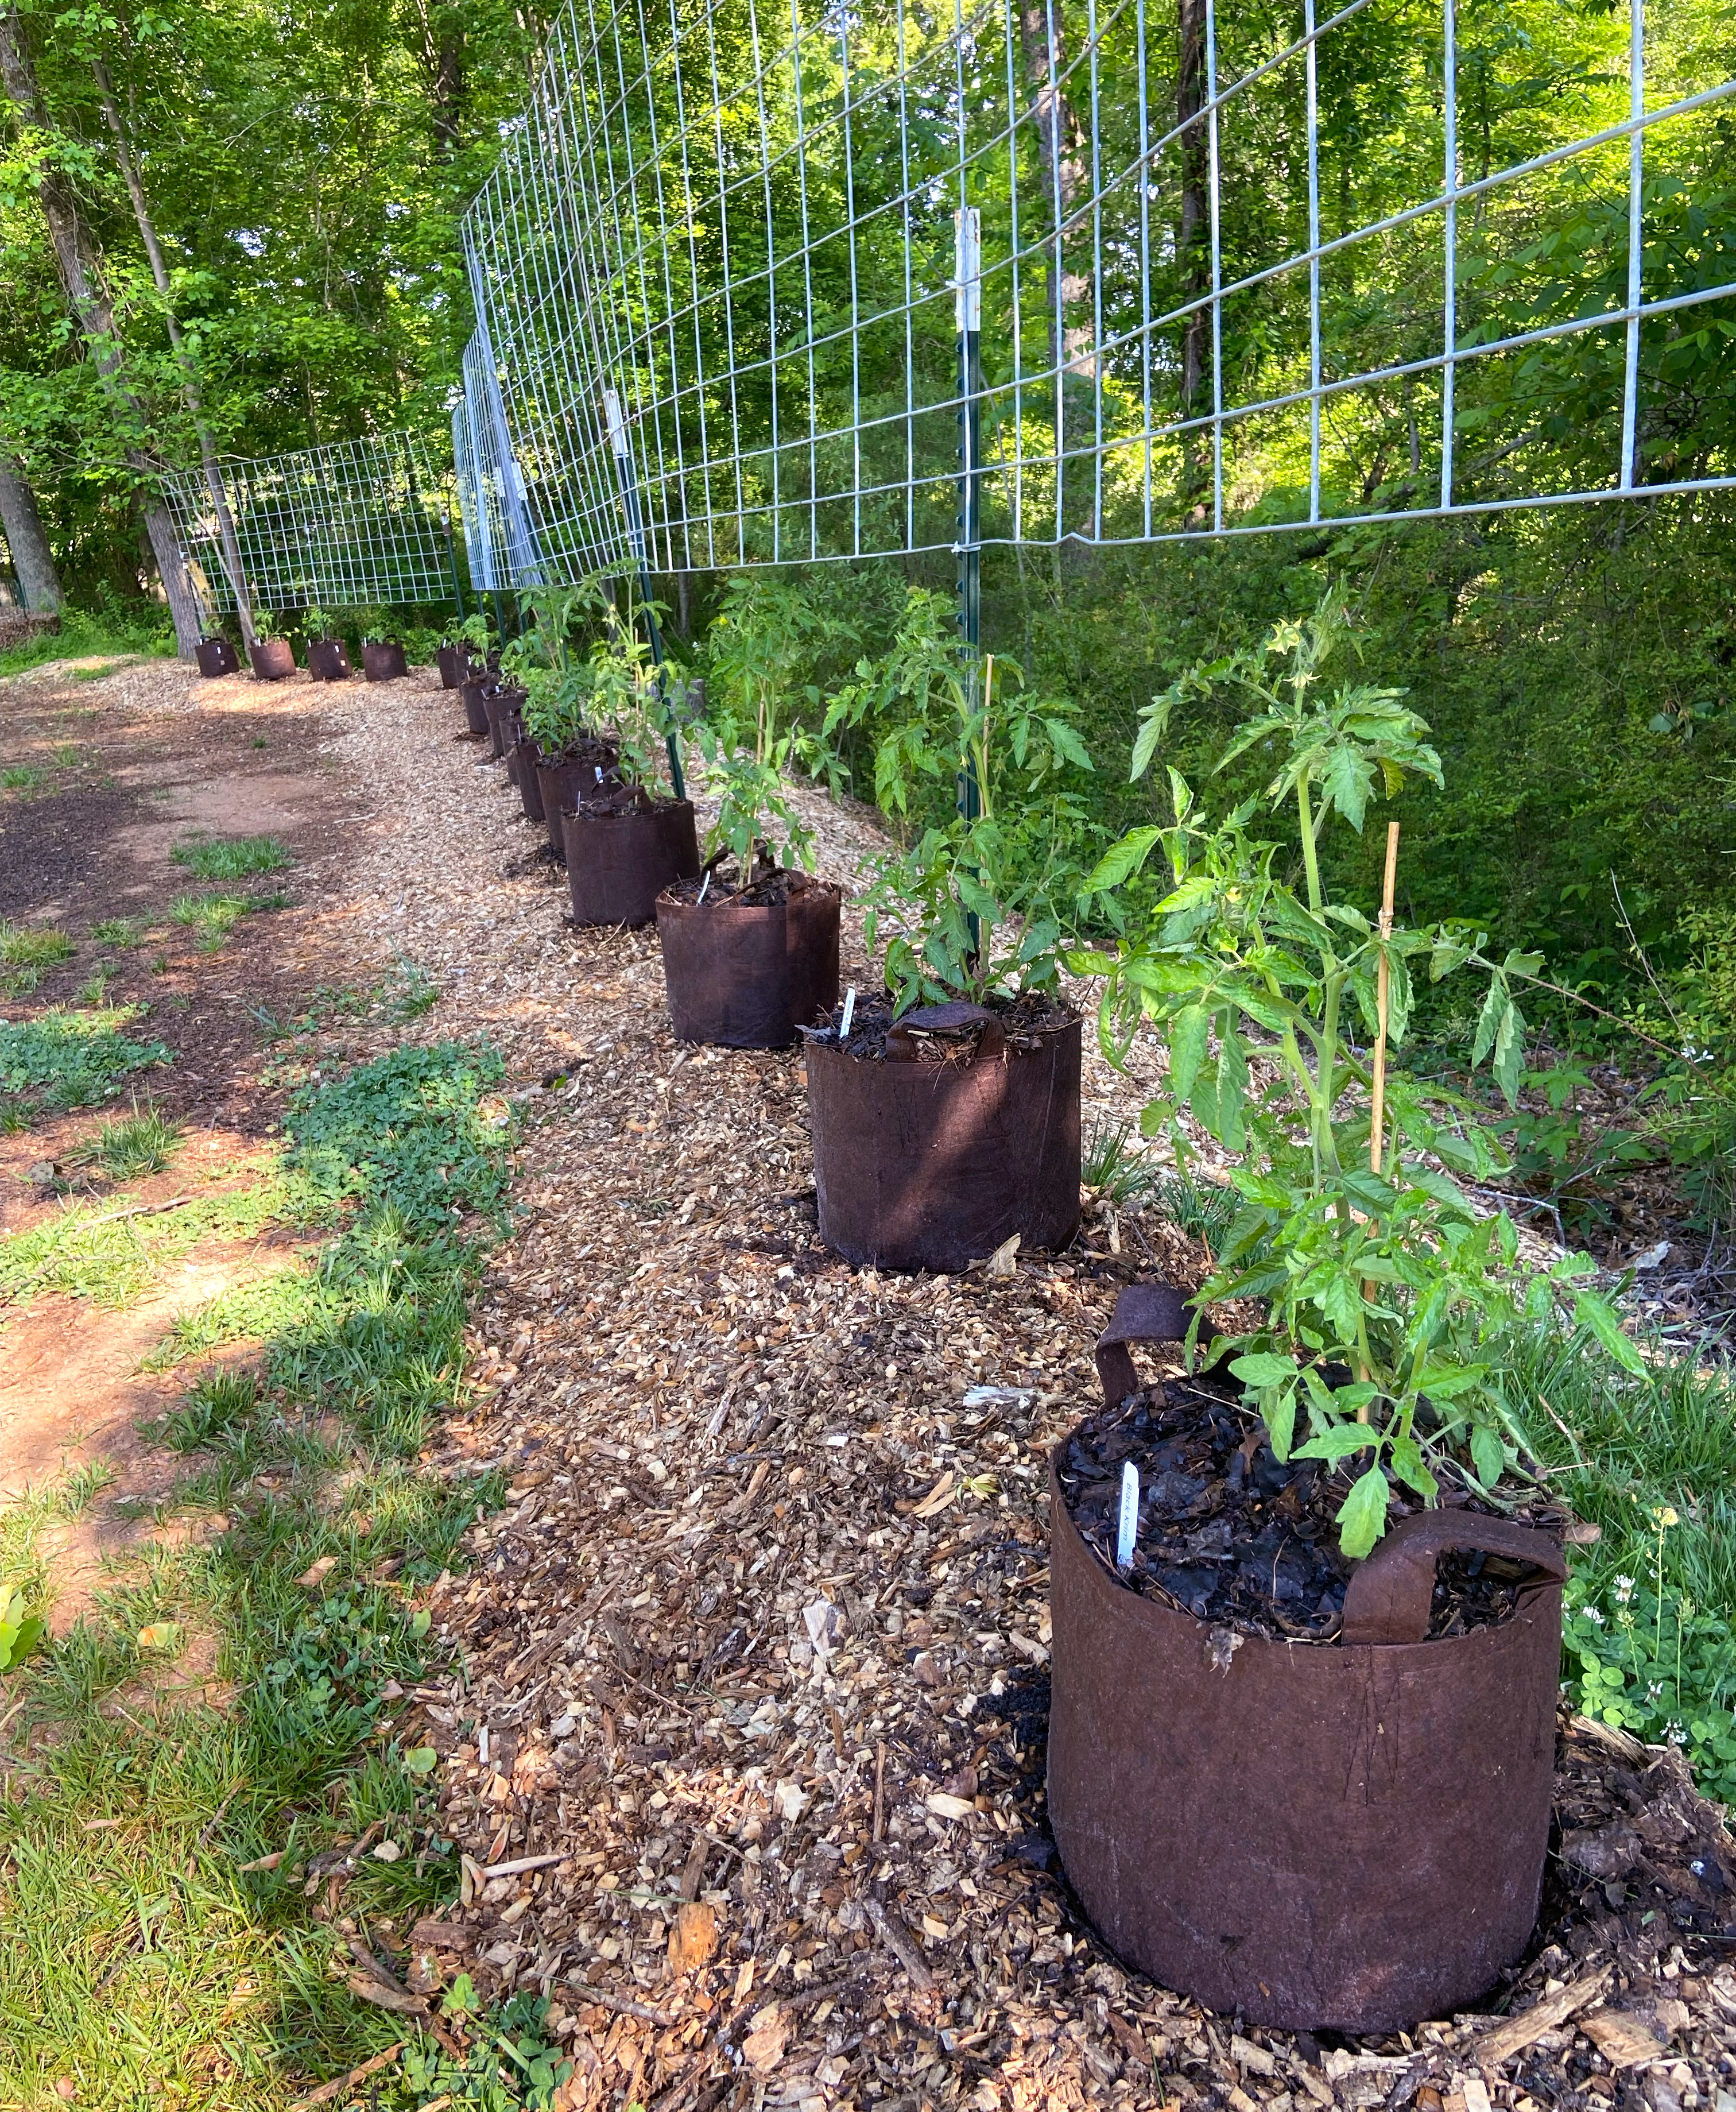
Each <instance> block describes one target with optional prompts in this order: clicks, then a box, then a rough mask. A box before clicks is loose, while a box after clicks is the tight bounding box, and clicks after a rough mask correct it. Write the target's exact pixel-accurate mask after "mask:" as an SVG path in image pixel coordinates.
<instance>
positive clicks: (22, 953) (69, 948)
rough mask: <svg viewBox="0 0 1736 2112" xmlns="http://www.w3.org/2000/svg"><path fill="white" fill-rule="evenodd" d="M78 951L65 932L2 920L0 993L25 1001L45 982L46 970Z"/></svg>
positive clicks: (1, 918)
mask: <svg viewBox="0 0 1736 2112" xmlns="http://www.w3.org/2000/svg"><path fill="white" fill-rule="evenodd" d="M77 951H78V947H77V945H76V944H75V943H74V941H73V940H70V939H69V938H68V937H67V935H66V933H65V932H64V931H52V930H45V929H42V928H40V927H38V926H32V925H28V924H15V923H13V922H12V921H11V918H10V917H0V990H5V991H6V993H7V995H8V996H11V997H23V996H25V995H26V994H27V993H28V992H30V991H31V990H34V989H35V987H36V985H38V984H39V982H40V981H42V978H43V970H44V969H45V968H53V967H59V966H60V964H61V962H62V961H70V959H71V958H72V957H73V955H74V954H75V953H77Z"/></svg>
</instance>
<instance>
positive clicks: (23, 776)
mask: <svg viewBox="0 0 1736 2112" xmlns="http://www.w3.org/2000/svg"><path fill="white" fill-rule="evenodd" d="M3 657H4V656H3V655H0V658H3ZM47 783H48V772H47V771H46V770H38V769H37V768H36V767H34V765H33V764H31V763H28V762H15V763H14V764H13V765H12V766H11V768H10V769H7V770H0V788H3V789H4V790H7V791H8V792H25V793H29V792H34V790H36V788H37V786H38V785H46V784H47Z"/></svg>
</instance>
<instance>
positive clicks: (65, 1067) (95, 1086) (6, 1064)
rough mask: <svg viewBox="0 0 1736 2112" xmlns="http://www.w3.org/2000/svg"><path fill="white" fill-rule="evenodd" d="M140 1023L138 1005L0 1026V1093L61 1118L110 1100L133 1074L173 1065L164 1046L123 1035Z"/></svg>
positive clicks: (42, 1016)
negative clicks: (125, 1029) (154, 1066)
mask: <svg viewBox="0 0 1736 2112" xmlns="http://www.w3.org/2000/svg"><path fill="white" fill-rule="evenodd" d="M137 1017H139V1008H138V1007H137V1006H136V1005H116V1006H114V1007H112V1008H108V1009H107V1010H93V1011H90V1012H70V1011H66V1010H62V1009H56V1010H54V1011H52V1012H45V1013H41V1014H40V1015H39V1017H37V1018H35V1019H25V1020H18V1021H16V1022H13V1021H7V1020H0V1092H4V1093H7V1094H16V1095H25V1096H28V1097H29V1098H30V1099H33V1100H34V1101H35V1102H36V1103H37V1104H39V1105H41V1106H43V1107H45V1108H52V1109H55V1110H56V1111H57V1112H64V1111H65V1110H66V1109H68V1108H93V1107H98V1106H100V1105H101V1104H102V1102H103V1101H104V1100H111V1099H113V1098H114V1097H115V1095H116V1094H117V1093H118V1092H119V1091H120V1081H121V1080H122V1079H123V1078H125V1077H126V1076H129V1075H130V1073H132V1072H135V1071H142V1070H145V1069H148V1067H150V1066H151V1065H152V1064H154V1063H170V1062H171V1061H172V1060H173V1059H172V1058H171V1057H170V1053H169V1051H168V1049H166V1047H165V1046H164V1045H163V1044H162V1043H161V1041H134V1040H130V1039H129V1038H128V1037H127V1036H125V1034H124V1033H123V1032H122V1031H121V1029H122V1028H123V1027H125V1026H130V1025H131V1024H132V1022H134V1020H135V1019H136V1018H137Z"/></svg>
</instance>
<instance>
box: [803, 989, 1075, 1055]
mask: <svg viewBox="0 0 1736 2112" xmlns="http://www.w3.org/2000/svg"><path fill="white" fill-rule="evenodd" d="M991 1009H992V1010H993V1013H994V1015H995V1017H996V1019H997V1020H998V1022H999V1024H1000V1029H1001V1031H1002V1033H1003V1034H1004V1035H1005V1036H1006V1037H1007V1040H1008V1041H1009V1042H1011V1044H1012V1045H1013V1046H1014V1047H1015V1048H1020V1049H1034V1048H1035V1047H1036V1046H1037V1045H1038V1036H1041V1035H1043V1034H1052V1033H1055V1032H1057V1031H1058V1030H1060V1029H1061V1028H1063V1027H1066V1026H1070V1024H1071V1023H1072V1021H1073V1018H1074V1014H1073V1013H1071V1012H1070V1010H1069V1009H1068V1008H1067V1007H1066V1005H1064V1004H1057V1002H1056V1001H1055V1000H1054V999H1052V998H1048V997H1044V996H1043V995H1040V994H1039V993H1038V992H1036V991H1034V990H1026V991H1025V992H1024V993H1023V994H1022V995H1020V996H1018V997H1016V998H1014V999H1012V1001H1011V1003H1010V1004H999V1003H996V1004H993V1006H992V1007H991ZM966 1015H968V1017H967V1016H966ZM842 1022H843V1008H842V1007H841V1006H838V1007H834V1010H833V1016H832V1017H831V1019H830V1020H829V1022H827V1024H826V1025H825V1026H821V1027H816V1029H815V1031H814V1032H813V1033H812V1034H811V1036H809V1039H810V1040H811V1041H812V1042H814V1043H815V1044H816V1045H817V1046H818V1047H820V1048H822V1049H837V1048H838V1047H840V1046H842V1047H843V1048H846V1049H848V1050H849V1052H850V1054H852V1056H854V1057H856V1058H857V1059H858V1060H861V1059H862V1058H876V1057H877V1058H881V1059H882V1060H883V1061H884V1060H891V1061H893V1062H896V1063H958V1062H960V1061H961V1059H962V1058H966V1057H969V1056H974V1055H975V1054H976V1053H977V1046H978V1044H979V1042H980V1041H981V1040H982V1038H983V1029H984V1026H985V1025H986V1024H987V1022H985V1021H984V1019H983V1017H982V1016H981V1009H980V1008H978V1007H976V1006H974V1005H967V1004H959V1005H947V1004H930V1005H923V1006H920V1007H919V1008H917V1010H916V1011H915V1012H913V1013H907V1014H906V1015H905V1018H904V1020H903V1021H902V1022H900V1020H899V1018H898V1015H897V1013H895V1012H894V1010H893V1000H892V999H891V997H890V996H888V995H884V993H883V994H882V995H879V996H878V997H858V998H857V1001H856V1009H855V1012H854V1013H853V1014H852V1017H851V1021H850V1038H849V1040H848V1041H846V1042H840V1040H839V1037H838V1027H839V1026H840V1025H841V1023H842ZM888 1036H896V1039H895V1040H894V1041H893V1047H892V1050H891V1052H890V1058H889V1059H888V1050H887V1047H886V1043H887V1037H888Z"/></svg>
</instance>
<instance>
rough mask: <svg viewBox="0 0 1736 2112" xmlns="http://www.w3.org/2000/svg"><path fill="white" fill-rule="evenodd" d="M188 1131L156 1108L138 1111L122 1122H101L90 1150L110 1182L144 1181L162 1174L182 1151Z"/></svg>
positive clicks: (123, 1118)
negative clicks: (153, 1175)
mask: <svg viewBox="0 0 1736 2112" xmlns="http://www.w3.org/2000/svg"><path fill="white" fill-rule="evenodd" d="M184 1135H185V1131H184V1130H183V1129H182V1127H181V1125H180V1123H179V1122H170V1120H169V1118H168V1117H167V1116H166V1115H163V1114H160V1113H158V1112H157V1109H156V1108H143V1110H141V1109H140V1108H136V1107H135V1108H134V1110H133V1112H132V1113H131V1114H130V1115H123V1116H122V1117H120V1120H119V1121H118V1122H99V1123H98V1125H97V1134H96V1136H95V1137H94V1139H93V1140H92V1143H91V1145H89V1150H90V1152H91V1155H92V1158H93V1162H94V1163H95V1165H96V1166H97V1168H98V1171H99V1172H101V1173H102V1177H103V1178H104V1179H105V1180H107V1181H140V1180H143V1177H145V1175H146V1174H148V1173H161V1172H163V1171H164V1170H165V1169H166V1168H167V1167H168V1165H169V1163H170V1161H171V1160H172V1159H173V1158H174V1157H175V1154H176V1153H177V1152H178V1151H179V1150H180V1148H181V1140H182V1138H183V1137H184Z"/></svg>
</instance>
